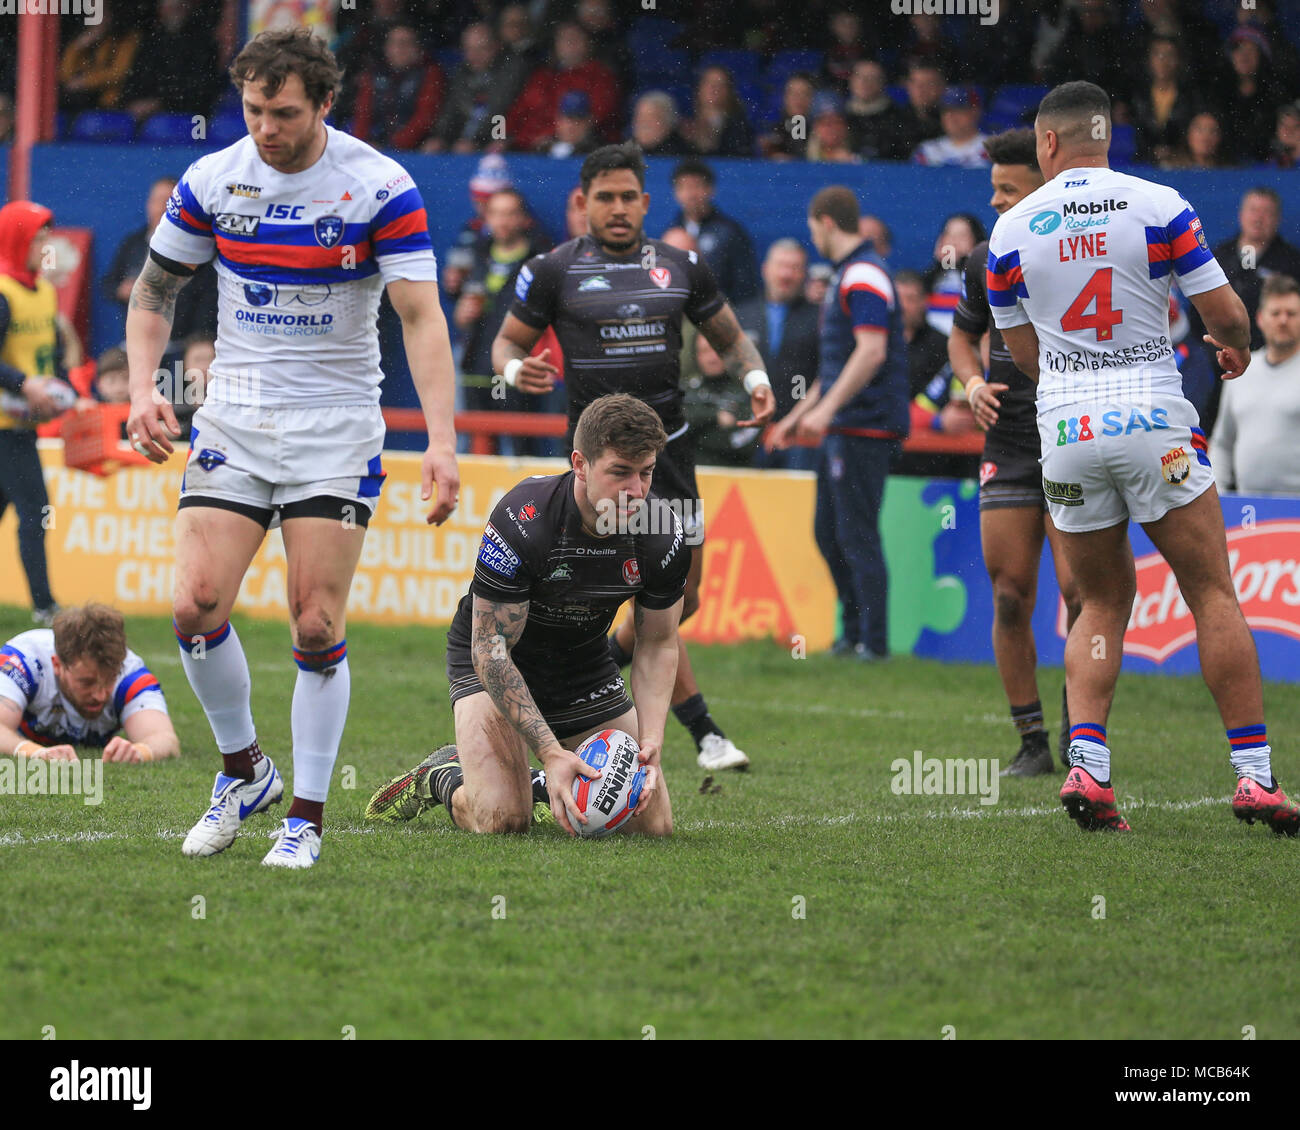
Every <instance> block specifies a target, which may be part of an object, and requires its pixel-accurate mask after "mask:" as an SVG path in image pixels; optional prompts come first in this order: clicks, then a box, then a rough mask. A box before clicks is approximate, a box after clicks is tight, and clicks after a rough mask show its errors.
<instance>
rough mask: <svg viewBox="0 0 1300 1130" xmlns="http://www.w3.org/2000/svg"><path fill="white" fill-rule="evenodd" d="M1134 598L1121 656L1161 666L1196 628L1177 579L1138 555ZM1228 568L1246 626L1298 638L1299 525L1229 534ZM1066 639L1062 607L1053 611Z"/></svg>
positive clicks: (1276, 524) (1163, 565) (1156, 558)
mask: <svg viewBox="0 0 1300 1130" xmlns="http://www.w3.org/2000/svg"><path fill="white" fill-rule="evenodd" d="M1135 564H1136V566H1137V596H1136V597H1135V598H1134V600H1133V612H1132V614H1131V615H1130V616H1129V621H1128V633H1127V635H1125V637H1124V653H1125V654H1126V655H1140V656H1142V657H1143V658H1144V659H1150V660H1151V661H1152V662H1153V663H1163V662H1164V661H1165V660H1166V659H1168V658H1169V657H1170V656H1171V655H1173V654H1174V653H1175V652H1176V651H1181V650H1182V649H1183V648H1184V647H1186V646H1187V645H1188V644H1191V643H1195V642H1196V624H1195V622H1194V621H1193V620H1192V614H1191V612H1190V611H1188V608H1187V605H1186V603H1185V602H1184V601H1183V597H1182V593H1180V592H1179V591H1178V581H1177V580H1176V579H1175V577H1174V572H1173V570H1172V569H1170V568H1169V565H1168V563H1167V562H1166V561H1165V559H1164V558H1163V557H1161V556H1160V554H1158V553H1149V554H1147V555H1146V556H1145V557H1139V558H1138V559H1137V561H1136V563H1135ZM1228 567H1229V569H1230V570H1231V572H1232V585H1233V588H1234V589H1236V591H1237V600H1238V601H1239V602H1240V603H1241V610H1242V612H1243V613H1244V614H1245V617H1246V623H1247V624H1249V625H1250V626H1251V627H1252V628H1253V629H1255V630H1256V631H1260V632H1275V633H1277V634H1278V635H1282V636H1290V637H1291V638H1292V639H1295V640H1300V522H1291V521H1285V520H1278V521H1271V522H1259V523H1258V524H1256V525H1255V526H1253V527H1250V528H1247V527H1244V526H1237V527H1235V528H1234V529H1231V530H1229V531H1228ZM1056 631H1057V635H1059V636H1061V637H1062V638H1064V636H1065V604H1064V602H1060V603H1059V604H1058V606H1057V613H1056Z"/></svg>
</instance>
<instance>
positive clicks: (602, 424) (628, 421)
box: [573, 392, 668, 462]
mask: <svg viewBox="0 0 1300 1130" xmlns="http://www.w3.org/2000/svg"><path fill="white" fill-rule="evenodd" d="M667 443H668V433H667V432H666V431H664V425H663V422H662V421H661V420H660V419H659V413H658V412H656V411H655V410H654V409H653V408H651V407H650V405H648V404H647V403H646V402H645V401H644V400H638V399H637V398H636V397H635V396H629V395H628V394H627V393H625V392H619V393H614V394H613V395H612V396H600V397H597V398H596V399H595V400H593V401H592V402H591V403H590V404H588V405H587V407H586V408H584V409H583V410H582V415H581V416H579V417H578V426H577V427H576V428H575V429H574V433H573V447H574V450H575V451H581V452H582V454H583V456H584V457H585V458H586V459H587V460H588V461H589V462H595V461H596V460H597V459H599V458H600V457H601V456H602V455H603V454H604V453H605V452H606V451H611V450H612V451H615V452H617V453H618V454H619V455H621V456H623V457H624V458H627V459H636V458H640V457H641V456H644V455H649V454H650V453H651V452H654V453H655V454H656V455H658V454H659V453H660V452H661V451H663V449H664V446H665V445H666V444H667Z"/></svg>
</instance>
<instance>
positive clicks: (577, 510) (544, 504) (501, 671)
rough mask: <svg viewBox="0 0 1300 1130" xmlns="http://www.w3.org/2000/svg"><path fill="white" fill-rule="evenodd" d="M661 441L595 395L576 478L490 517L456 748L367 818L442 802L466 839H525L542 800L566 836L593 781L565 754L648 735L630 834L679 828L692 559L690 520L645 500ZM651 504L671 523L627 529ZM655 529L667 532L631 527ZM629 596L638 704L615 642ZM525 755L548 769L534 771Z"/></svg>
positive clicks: (536, 482) (469, 606)
mask: <svg viewBox="0 0 1300 1130" xmlns="http://www.w3.org/2000/svg"><path fill="white" fill-rule="evenodd" d="M667 439H668V436H667V433H666V432H665V431H664V429H663V425H662V424H661V423H660V420H659V417H658V415H657V414H656V413H655V411H654V410H653V409H652V408H650V407H648V406H647V405H646V404H645V403H644V402H642V401H640V400H637V399H636V398H635V397H632V396H628V395H626V394H619V395H616V396H603V397H600V398H598V399H597V400H594V401H593V402H592V403H591V404H590V405H588V407H587V408H586V409H585V410H584V411H583V413H582V415H581V417H580V418H579V420H578V426H577V431H576V432H575V434H574V440H573V446H574V450H573V455H572V456H571V458H572V461H573V469H572V470H571V471H569V472H567V473H566V474H563V475H552V476H545V475H538V476H533V477H531V478H527V479H525V480H524V481H523V482H521V483H520V484H519V485H518V486H516V487H515V488H514V489H513V490H511V491H510V492H509V493H507V494H506V495H505V497H504V498H502V499H501V501H500V502H499V503H498V504H497V506H496V507H495V509H493V511H492V515H491V518H490V520H489V521H488V523H487V527H486V528H485V529H484V531H483V541H482V544H481V547H480V549H479V555H478V562H477V564H476V565H475V568H474V580H473V581H472V582H471V584H470V590H469V593H468V595H467V596H465V597H464V598H463V599H462V600H461V602H460V607H459V608H458V609H457V610H456V616H455V619H454V620H453V621H452V625H451V630H450V632H449V633H448V636H447V681H448V683H449V684H450V691H451V701H452V710H453V714H454V717H455V725H456V744H455V745H447V746H443V747H442V748H441V749H439V750H437V751H435V752H434V753H433V754H431V755H430V756H429V757H427V758H426V759H425V760H424V761H422V762H421V763H420V764H419V765H418V766H416V767H415V768H414V769H412V770H410V771H409V772H407V773H404V774H402V775H401V776H400V777H397V778H395V779H394V780H392V781H390V782H389V783H388V784H387V785H385V786H384V787H383V788H382V789H380V790H379V791H378V792H377V793H375V795H374V796H373V797H371V799H370V803H369V805H367V807H366V818H367V819H369V820H394V821H396V820H410V819H411V818H412V817H414V816H416V815H417V814H419V813H420V812H421V811H423V810H424V809H425V808H428V807H431V806H432V805H434V804H444V805H446V807H447V810H448V812H450V813H451V818H452V820H453V821H454V822H455V823H456V824H457V825H458V826H460V827H461V828H465V829H467V830H469V831H472V832H526V831H527V830H528V828H529V825H530V824H531V822H532V812H533V805H534V803H546V802H547V801H548V800H549V803H550V811H551V813H552V814H553V815H554V817H555V819H556V820H557V821H558V822H559V824H560V826H561V827H562V828H564V830H565V831H566V832H569V833H570V834H571V835H572V834H574V830H573V821H577V820H579V819H580V814H579V812H578V809H577V807H576V806H575V804H574V801H573V782H574V778H575V777H576V776H577V774H578V773H579V772H580V771H581V772H583V773H584V774H585V775H587V776H599V774H593V773H592V771H591V770H590V768H589V767H587V766H586V765H584V764H583V762H581V761H580V760H579V759H578V758H577V757H576V756H574V754H573V753H571V752H569V751H570V750H573V749H575V748H577V746H578V745H580V744H581V743H582V742H583V741H584V740H585V739H587V738H588V737H590V736H591V735H592V734H595V733H597V732H599V731H600V730H604V729H610V728H613V729H617V730H624V731H626V732H627V733H629V734H631V735H632V736H633V737H634V738H636V739H637V740H638V742H639V743H640V746H641V760H642V762H643V763H644V765H645V766H646V768H647V774H646V783H645V788H644V790H643V791H642V794H641V801H640V803H639V804H638V805H637V808H636V810H635V813H634V814H633V816H632V817H631V819H629V820H628V822H627V825H628V826H627V830H628V831H631V832H641V833H644V834H646V835H653V836H666V835H668V834H670V833H671V832H672V827H673V816H672V805H671V802H670V801H669V799H668V788H667V786H666V784H665V782H664V779H663V771H662V768H661V767H660V754H661V751H662V749H663V742H664V724H665V721H666V719H667V715H668V703H669V699H670V698H671V696H672V689H673V680H674V679H675V677H676V674H677V625H678V621H679V620H680V618H681V611H682V593H683V590H684V588H685V585H686V574H687V570H688V569H689V567H690V560H691V555H690V551H689V548H688V547H686V546H685V544H684V541H685V538H684V535H683V532H682V527H681V523H680V522H679V521H677V519H676V516H675V515H673V512H672V511H671V510H670V509H669V508H668V507H667V506H664V505H663V504H662V501H661V500H659V499H658V498H657V497H656V496H654V495H651V494H650V479H651V476H652V475H653V474H654V468H655V460H656V459H657V458H658V456H659V454H660V452H662V451H663V449H664V445H665V443H666V442H667ZM651 504H658V505H660V506H661V507H662V510H661V511H660V512H659V513H660V516H662V517H663V520H662V521H650V522H648V523H645V522H641V521H635V520H634V519H633V517H632V515H633V514H635V513H636V511H637V510H639V509H640V508H641V507H644V506H647V505H651ZM615 508H616V511H617V519H616V520H614V521H610V518H611V516H612V515H613V514H614V511H615ZM645 526H648V527H649V528H650V529H651V530H656V531H658V530H663V531H664V532H655V533H640V532H637V533H630V532H626V533H625V532H622V531H624V530H628V529H632V530H641V529H643V528H645ZM610 527H612V528H610ZM629 597H632V598H634V600H635V612H634V615H635V617H636V625H637V638H636V649H635V651H634V653H633V656H632V668H631V682H632V694H633V696H634V697H635V699H636V707H635V708H633V706H632V702H631V701H630V700H629V698H628V696H627V691H626V690H625V689H624V686H623V679H622V677H621V676H620V674H619V669H618V666H617V664H616V663H615V661H614V660H613V658H612V657H611V656H610V653H609V646H608V643H607V641H606V635H607V633H608V632H609V627H610V624H611V623H612V622H613V619H614V615H615V613H616V612H617V611H618V609H619V608H620V607H621V606H622V604H623V602H624V601H626V600H627V599H628V598H629ZM529 750H532V752H533V753H535V754H536V755H537V759H538V760H539V761H540V762H541V763H542V767H543V770H544V771H543V772H538V771H537V770H533V771H532V772H531V774H530V771H529V764H528V761H529V758H528V753H529Z"/></svg>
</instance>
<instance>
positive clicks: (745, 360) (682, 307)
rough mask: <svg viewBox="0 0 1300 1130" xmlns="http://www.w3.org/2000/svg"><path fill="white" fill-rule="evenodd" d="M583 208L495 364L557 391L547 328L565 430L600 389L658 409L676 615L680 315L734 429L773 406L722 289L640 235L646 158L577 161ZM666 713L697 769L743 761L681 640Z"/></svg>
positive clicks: (611, 148)
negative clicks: (727, 388) (725, 375)
mask: <svg viewBox="0 0 1300 1130" xmlns="http://www.w3.org/2000/svg"><path fill="white" fill-rule="evenodd" d="M581 181H582V195H581V198H580V199H581V203H582V206H583V207H584V208H585V210H586V213H587V234H586V235H584V236H580V237H579V238H577V239H573V240H570V241H569V242H568V243H564V244H561V245H560V246H559V247H557V248H555V250H553V251H551V252H549V253H548V254H545V255H539V256H537V257H535V258H533V259H531V260H529V262H528V263H526V264H525V265H524V266H523V267H522V268H521V269H520V271H519V276H518V280H517V282H516V284H515V302H514V305H513V306H512V308H511V310H510V313H509V314H508V315H506V320H505V323H504V324H503V325H502V327H501V332H500V333H499V334H498V335H497V339H496V341H495V342H494V343H493V346H492V362H493V365H494V366H495V367H496V369H497V371H498V372H500V373H502V374H503V375H504V378H505V380H506V382H507V383H508V384H510V385H512V386H513V387H515V388H518V389H520V390H521V391H523V392H529V393H535V394H542V393H546V392H549V391H550V390H551V389H552V388H553V387H554V384H555V380H554V373H555V366H553V365H552V364H551V363H550V362H549V361H548V360H547V351H545V350H544V351H543V352H542V353H541V354H540V355H539V356H537V357H530V356H529V355H528V354H529V351H530V350H531V349H532V348H533V347H534V346H535V345H536V344H537V341H538V339H539V338H540V337H541V335H542V333H543V331H544V330H545V329H546V327H547V326H554V327H555V333H556V336H557V337H558V339H559V342H560V348H561V350H562V351H563V353H564V382H565V387H566V388H567V389H568V396H569V426H570V433H572V428H573V426H574V424H575V422H576V421H577V419H578V417H579V415H580V414H581V412H582V411H583V409H584V408H586V406H587V405H588V404H590V403H591V402H592V401H594V400H595V399H596V398H597V397H599V396H602V395H604V394H606V393H612V392H625V393H630V394H631V395H633V396H635V397H637V398H638V399H640V400H643V401H644V402H645V403H646V404H648V405H649V406H650V407H651V408H653V409H654V410H655V412H656V413H658V415H659V418H660V420H662V422H663V426H664V430H665V432H666V433H667V435H668V445H667V447H666V448H665V449H664V453H663V455H662V456H661V457H660V459H659V461H658V463H657V464H656V466H655V477H654V482H653V484H652V487H653V489H654V492H655V494H656V495H658V496H659V497H660V498H662V499H664V500H666V501H667V502H668V503H669V504H670V505H671V506H673V507H674V508H675V509H676V510H677V511H678V513H679V515H680V516H681V518H682V521H683V525H684V526H685V531H686V539H687V542H688V544H689V545H690V546H691V554H690V556H691V570H690V576H689V579H688V580H687V584H686V601H685V605H684V607H683V609H682V619H683V620H686V619H688V618H689V617H690V616H691V615H692V614H693V613H694V612H695V610H696V609H697V608H698V607H699V585H700V574H701V572H702V570H703V567H704V553H703V550H702V548H701V546H700V543H701V542H702V540H703V535H704V530H703V524H702V519H701V515H700V512H699V488H698V487H697V486H696V482H695V438H694V436H692V435H691V434H690V433H689V432H688V430H687V423H686V415H685V412H684V410H683V407H682V402H683V393H682V389H681V383H680V381H681V369H680V365H679V358H680V355H681V347H682V318H683V317H687V318H690V320H691V321H692V322H694V323H695V324H696V325H697V326H699V328H700V332H701V333H702V334H703V335H704V336H705V337H706V338H707V339H708V341H709V343H710V344H711V345H712V346H713V348H714V349H715V350H716V351H717V353H718V356H719V357H721V358H722V360H723V362H724V363H725V364H726V366H727V371H728V372H730V373H731V374H732V375H733V376H735V377H736V378H738V379H742V378H743V381H744V385H745V391H746V392H748V393H749V395H750V405H751V409H752V415H753V418H752V419H750V420H743V421H741V422H739V423H738V424H737V425H736V427H738V428H745V427H755V426H762V425H763V424H765V423H767V421H768V420H770V419H771V418H772V415H773V413H774V412H775V410H776V401H775V398H774V397H773V395H772V386H771V382H770V381H769V380H768V377H767V373H766V372H765V371H764V369H763V360H762V358H761V357H760V356H759V353H758V350H757V349H756V348H755V347H754V345H753V343H752V342H750V340H749V339H748V338H747V337H746V336H745V334H744V332H743V331H742V330H741V328H740V323H739V322H738V321H737V320H736V315H735V314H734V313H733V312H732V309H731V307H730V306H729V305H728V304H727V301H726V299H725V298H724V297H723V295H722V294H721V293H720V292H719V291H718V287H717V284H716V282H715V281H714V278H713V274H712V272H711V271H710V270H709V268H708V265H707V264H706V263H705V262H704V260H703V259H701V258H700V257H699V255H698V254H697V253H696V252H694V251H681V250H679V249H677V248H675V247H673V246H671V245H670V244H667V243H664V242H662V241H661V240H657V239H650V240H648V239H646V238H645V232H644V227H643V223H644V220H645V215H646V210H647V209H648V207H649V205H650V197H649V195H648V194H647V193H646V191H645V161H644V159H643V157H642V155H641V150H640V149H639V148H637V146H636V145H635V144H633V143H630V142H629V143H627V144H624V145H607V146H605V147H604V148H602V149H597V150H596V151H595V152H594V153H592V154H591V155H590V156H589V157H587V159H586V160H585V161H584V162H583V165H582V172H581ZM634 633H635V625H634V624H628V623H627V622H626V621H625V622H624V624H623V625H622V626H621V627H620V630H619V633H618V634H617V635H616V636H615V637H614V638H613V639H611V641H610V651H611V653H612V654H613V655H614V657H615V659H616V660H617V661H618V663H619V664H620V666H621V665H622V664H625V663H627V662H628V660H629V659H630V658H631V656H632V654H633V653H632V648H633V646H634V645H633V640H634V638H635V636H634ZM672 707H673V713H674V714H675V715H676V716H677V719H678V721H679V722H681V723H682V725H684V726H685V727H686V728H687V729H688V730H690V732H691V736H692V737H693V738H694V739H695V744H696V747H697V749H698V751H699V764H700V766H701V767H702V768H704V769H743V768H745V767H746V766H747V765H748V764H749V758H748V757H746V756H745V754H744V753H742V752H741V751H740V750H739V749H737V748H736V746H735V744H734V743H733V742H732V741H731V740H730V739H729V738H727V736H726V735H725V734H724V733H723V732H722V730H721V729H720V728H719V727H718V725H717V723H715V722H714V721H713V719H712V717H711V716H710V714H709V710H708V706H707V705H706V704H705V701H704V696H703V695H702V694H701V693H700V690H699V686H698V684H697V683H696V682H695V675H694V673H693V672H692V670H691V665H690V660H689V658H688V657H687V654H686V648H685V646H684V645H682V644H681V643H680V641H679V646H678V660H677V683H676V686H675V687H674V688H673V698H672Z"/></svg>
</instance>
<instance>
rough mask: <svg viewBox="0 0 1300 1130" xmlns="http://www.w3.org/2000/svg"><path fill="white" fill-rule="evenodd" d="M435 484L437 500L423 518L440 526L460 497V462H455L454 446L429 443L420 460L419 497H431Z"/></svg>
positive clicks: (426, 500)
mask: <svg viewBox="0 0 1300 1130" xmlns="http://www.w3.org/2000/svg"><path fill="white" fill-rule="evenodd" d="M435 484H436V485H437V487H438V501H437V503H436V504H435V506H434V508H433V509H432V510H430V511H429V513H428V514H427V515H426V516H425V519H424V520H425V522H426V523H427V524H429V525H432V526H441V525H442V524H443V522H445V521H446V520H447V519H448V518H450V517H451V512H452V511H453V510H455V509H456V502H457V501H458V500H459V498H460V464H459V463H457V462H456V449H455V447H443V446H436V447H435V446H434V445H433V444H430V445H429V447H428V449H427V450H426V451H425V453H424V458H423V459H421V460H420V498H421V499H423V500H424V501H425V502H428V501H429V499H430V498H432V497H433V488H434V485H435Z"/></svg>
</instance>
